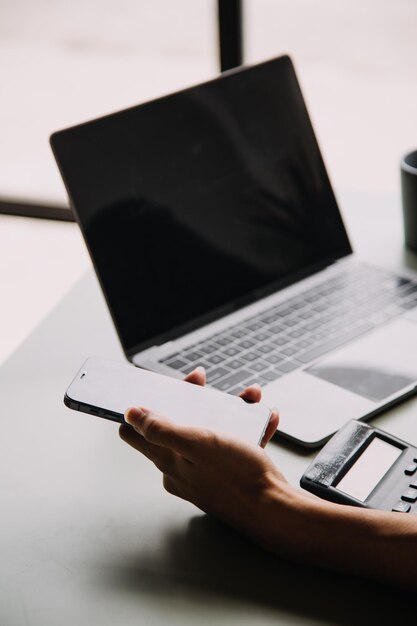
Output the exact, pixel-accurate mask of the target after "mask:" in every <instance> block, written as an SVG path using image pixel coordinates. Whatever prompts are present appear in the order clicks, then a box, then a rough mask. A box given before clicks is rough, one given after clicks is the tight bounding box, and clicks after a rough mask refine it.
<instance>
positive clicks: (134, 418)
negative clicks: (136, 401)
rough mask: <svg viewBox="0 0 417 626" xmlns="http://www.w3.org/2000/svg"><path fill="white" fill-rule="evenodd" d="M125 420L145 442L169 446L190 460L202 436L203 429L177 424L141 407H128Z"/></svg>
mask: <svg viewBox="0 0 417 626" xmlns="http://www.w3.org/2000/svg"><path fill="white" fill-rule="evenodd" d="M125 421H126V422H127V423H128V424H130V425H131V426H133V428H134V429H135V431H136V432H137V433H139V435H141V436H142V437H143V438H144V439H146V441H147V442H149V443H151V444H154V445H157V446H162V447H164V448H170V449H171V450H174V451H175V452H178V453H179V454H181V455H182V456H184V457H185V458H186V459H188V460H190V461H191V460H193V457H194V456H195V448H196V442H198V441H199V440H201V439H202V438H204V431H201V430H197V429H193V428H189V427H186V426H179V425H178V424H174V423H173V422H170V421H169V420H167V419H166V418H165V417H162V416H160V415H157V414H156V413H153V412H152V411H148V409H144V408H142V407H140V408H131V409H128V410H127V411H126V413H125Z"/></svg>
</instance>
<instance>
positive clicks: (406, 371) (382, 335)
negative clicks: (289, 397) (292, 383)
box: [304, 318, 417, 402]
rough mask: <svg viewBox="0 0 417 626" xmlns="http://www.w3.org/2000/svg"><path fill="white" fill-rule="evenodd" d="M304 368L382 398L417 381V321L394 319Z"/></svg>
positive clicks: (360, 392) (332, 381)
mask: <svg viewBox="0 0 417 626" xmlns="http://www.w3.org/2000/svg"><path fill="white" fill-rule="evenodd" d="M304 371H305V372H306V373H308V374H311V375H313V376H316V377H317V378H321V379H323V380H326V381H327V382H329V383H333V384H335V385H338V386H339V387H343V389H347V390H349V391H352V392H353V393H357V394H359V395H360V396H363V397H365V398H368V399H369V400H373V401H374V402H381V401H383V400H385V399H387V398H388V397H389V396H392V395H394V394H395V395H397V394H398V392H400V391H401V390H403V389H404V388H406V387H409V386H410V385H413V383H415V381H417V324H415V323H413V322H411V321H408V320H406V319H404V318H402V319H400V320H398V321H395V322H392V323H391V324H388V325H387V326H383V327H382V328H379V329H378V330H375V331H373V332H371V333H369V334H367V335H365V336H364V337H363V338H359V339H356V340H355V341H353V342H352V343H350V344H349V345H348V346H346V347H345V348H341V349H340V350H337V351H336V352H334V353H332V355H331V356H329V357H327V358H324V359H323V360H321V361H319V362H318V363H315V364H314V365H312V366H311V367H309V368H306V369H305V370H304Z"/></svg>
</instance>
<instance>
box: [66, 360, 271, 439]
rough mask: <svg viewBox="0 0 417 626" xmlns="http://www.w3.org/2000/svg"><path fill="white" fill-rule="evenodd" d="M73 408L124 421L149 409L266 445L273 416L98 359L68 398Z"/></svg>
mask: <svg viewBox="0 0 417 626" xmlns="http://www.w3.org/2000/svg"><path fill="white" fill-rule="evenodd" d="M64 402H65V404H66V405H67V406H68V407H69V408H70V409H75V410H76V411H82V412H83V413H89V414H92V415H97V416H99V417H105V418H107V419H110V420H113V421H115V422H120V423H123V422H124V418H123V416H124V412H125V411H126V409H127V408H129V407H131V406H143V407H146V408H147V409H152V410H153V411H155V412H156V413H159V414H161V415H164V416H165V417H167V418H169V419H170V420H172V421H173V422H175V423H177V424H181V425H185V426H193V427H197V428H208V429H210V430H212V431H214V432H218V433H224V434H227V435H229V436H232V437H234V438H238V439H240V440H243V441H245V442H247V443H251V444H260V443H261V441H262V438H263V435H264V433H265V429H266V427H267V425H268V422H269V417H270V414H271V411H270V409H269V408H268V407H267V406H265V405H264V404H261V403H257V404H248V403H247V402H244V401H243V400H242V399H241V398H238V397H237V396H232V395H229V394H226V393H224V392H222V391H217V390H216V389H210V388H209V387H200V386H198V385H192V384H190V383H186V382H184V381H182V380H179V379H178V378H170V377H169V376H164V375H162V374H156V373H155V372H150V371H148V370H143V369H139V368H137V367H135V366H133V365H130V364H127V363H118V362H116V361H111V360H109V359H103V358H99V357H92V358H90V359H87V361H86V362H85V363H84V365H83V366H82V368H81V369H80V371H79V372H78V374H77V375H76V377H75V378H74V380H73V381H72V383H71V385H70V386H69V387H68V389H67V392H66V394H65V397H64Z"/></svg>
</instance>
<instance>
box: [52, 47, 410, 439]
mask: <svg viewBox="0 0 417 626" xmlns="http://www.w3.org/2000/svg"><path fill="white" fill-rule="evenodd" d="M51 144H52V148H53V151H54V154H55V157H56V160H57V162H58V165H59V168H60V171H61V174H62V177H63V179H64V182H65V185H66V188H67V191H68V195H69V198H70V203H71V206H72V208H73V211H74V214H75V216H76V219H77V221H78V224H79V226H80V228H81V230H82V233H83V235H84V238H85V241H86V244H87V246H88V249H89V251H90V254H91V258H92V261H93V264H94V267H95V270H96V272H97V276H98V278H99V281H100V283H101V286H102V289H103V292H104V295H105V298H106V300H107V304H108V306H109V309H110V312H111V314H112V317H113V321H114V324H115V327H116V329H117V332H118V334H119V337H120V341H121V344H122V346H123V349H124V352H125V354H126V357H127V358H128V359H129V360H130V361H131V362H132V363H134V364H135V365H136V366H138V367H143V368H147V369H150V370H154V371H158V372H161V373H164V374H168V375H170V376H176V377H184V376H185V375H186V374H187V373H188V372H190V371H191V370H192V369H194V368H195V367H197V366H198V365H203V366H204V367H205V368H206V371H207V379H208V384H209V385H211V386H212V387H214V388H217V389H220V390H222V391H224V392H227V393H232V394H238V393H240V391H241V390H242V389H243V388H244V387H245V386H247V385H249V384H251V383H254V382H258V383H260V384H261V385H262V387H263V399H264V401H265V402H266V403H269V404H270V405H273V406H276V407H277V408H278V409H279V411H280V414H281V423H280V433H281V434H282V435H284V436H286V437H288V438H290V439H292V440H294V441H296V442H298V443H300V444H302V445H304V446H310V447H314V446H319V445H321V444H322V443H323V442H324V441H325V440H326V439H327V438H328V437H329V436H330V435H331V434H332V433H334V432H335V431H336V430H337V429H338V428H339V427H340V426H342V425H343V424H344V423H345V422H346V421H347V420H349V419H352V418H355V419H366V418H369V417H370V416H372V415H375V414H376V413H378V412H379V411H381V410H383V409H385V408H386V407H387V406H390V405H392V404H394V403H395V402H398V401H399V400H400V399H402V398H405V397H406V396H407V395H410V394H412V393H414V392H415V389H416V385H417V358H416V357H415V355H416V354H417V314H416V313H417V275H415V274H413V273H410V272H408V271H406V270H405V271H404V272H406V273H404V274H402V275H398V274H396V273H392V272H390V271H388V270H385V269H382V268H378V267H373V266H370V265H365V264H362V263H361V262H359V261H358V260H357V259H356V258H355V256H354V255H353V253H352V248H351V246H350V243H349V239H348V236H347V234H346V230H345V227H344V225H343V221H342V218H341V215H340V212H339V209H338V206H337V203H336V200H335V197H334V194H333V191H332V187H331V185H330V182H329V179H328V176H327V173H326V170H325V166H324V164H323V160H322V157H321V154H320V151H319V147H318V144H317V141H316V138H315V135H314V131H313V128H312V126H311V122H310V120H309V116H308V113H307V110H306V106H305V103H304V100H303V97H302V94H301V91H300V87H299V84H298V82H297V78H296V74H295V71H294V67H293V64H292V62H291V60H290V58H289V57H288V56H283V57H280V58H276V59H273V60H271V61H267V62H264V63H260V64H258V65H254V66H252V67H244V68H241V69H237V70H233V71H229V72H227V73H225V74H223V75H221V76H220V77H219V78H216V79H215V80H212V81H210V82H206V83H204V84H201V85H197V86H195V87H192V88H190V89H186V90H184V91H180V92H178V93H175V94H172V95H168V96H166V97H163V98H159V99H157V100H154V101H151V102H147V103H145V104H141V105H139V106H135V107H133V108H130V109H127V110H124V111H120V112H117V113H114V114H113V115H108V116H106V117H102V118H100V119H96V120H93V121H89V122H87V123H85V124H81V125H79V126H75V127H72V128H69V129H66V130H62V131H60V132H57V133H55V134H53V135H52V138H51ZM80 306H82V303H80Z"/></svg>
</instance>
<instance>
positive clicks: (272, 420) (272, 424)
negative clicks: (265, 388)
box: [261, 409, 279, 448]
mask: <svg viewBox="0 0 417 626" xmlns="http://www.w3.org/2000/svg"><path fill="white" fill-rule="evenodd" d="M278 424H279V414H278V411H277V410H276V409H273V410H272V411H271V415H270V417H269V422H268V426H267V427H266V430H265V434H264V436H263V438H262V441H261V447H262V448H265V446H266V444H267V443H268V442H269V441H270V439H271V438H272V437H273V436H274V434H275V433H276V430H277V428H278Z"/></svg>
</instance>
